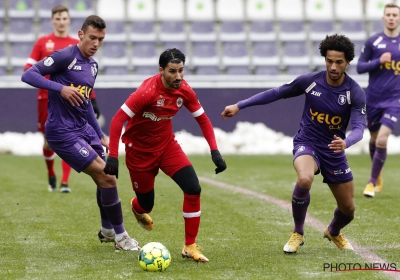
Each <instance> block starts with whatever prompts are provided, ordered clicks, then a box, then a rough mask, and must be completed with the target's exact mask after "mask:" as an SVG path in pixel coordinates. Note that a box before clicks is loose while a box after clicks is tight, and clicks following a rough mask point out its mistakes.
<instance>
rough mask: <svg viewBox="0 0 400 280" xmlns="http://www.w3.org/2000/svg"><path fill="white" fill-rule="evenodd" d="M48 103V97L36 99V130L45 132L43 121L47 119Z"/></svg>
mask: <svg viewBox="0 0 400 280" xmlns="http://www.w3.org/2000/svg"><path fill="white" fill-rule="evenodd" d="M48 104H49V100H48V99H40V100H38V122H37V130H38V131H40V132H42V133H45V123H46V120H47V105H48Z"/></svg>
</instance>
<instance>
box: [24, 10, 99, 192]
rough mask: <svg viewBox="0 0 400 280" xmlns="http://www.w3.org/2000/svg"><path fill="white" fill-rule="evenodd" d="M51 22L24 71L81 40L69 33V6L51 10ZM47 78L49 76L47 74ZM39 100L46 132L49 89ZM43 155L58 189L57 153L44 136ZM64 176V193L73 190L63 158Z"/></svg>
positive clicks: (41, 127)
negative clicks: (49, 30) (55, 159)
mask: <svg viewBox="0 0 400 280" xmlns="http://www.w3.org/2000/svg"><path fill="white" fill-rule="evenodd" d="M51 14H52V16H51V23H52V24H53V26H54V32H53V33H50V34H47V35H44V36H42V37H40V38H39V39H38V40H37V41H36V43H35V45H34V46H33V49H32V52H31V54H30V56H29V58H28V60H27V62H26V64H25V66H24V71H26V70H27V69H28V68H30V67H31V66H32V65H34V64H35V63H36V62H38V61H40V60H42V59H43V58H45V57H47V56H49V55H50V54H51V53H53V52H54V51H56V50H61V49H63V48H65V47H68V46H70V45H76V44H78V43H79V40H78V39H76V38H73V37H71V36H69V35H68V27H69V25H70V23H71V20H70V17H69V11H68V8H67V7H65V6H62V5H57V6H55V7H54V8H53V9H52V11H51ZM46 78H49V77H48V76H46ZM95 97H96V96H95V93H94V91H93V92H92V95H91V99H92V100H91V101H92V105H93V109H94V111H95V114H96V117H97V118H98V117H99V116H100V111H99V109H98V106H97V102H96V99H95ZM37 100H38V131H40V132H42V133H43V136H44V133H45V126H44V124H45V122H46V119H47V104H48V91H47V90H46V89H39V90H38V94H37ZM43 156H44V159H45V161H46V166H47V172H48V177H49V186H48V190H49V191H51V192H56V191H57V187H56V184H57V179H56V173H55V170H54V158H55V153H54V151H53V150H52V149H51V148H50V146H49V144H48V143H47V140H46V137H45V136H44V144H43ZM61 166H62V171H63V172H62V178H61V184H60V191H61V192H63V193H69V192H71V190H70V188H69V187H68V178H69V174H70V172H71V167H70V166H69V165H68V164H66V163H65V161H63V160H61Z"/></svg>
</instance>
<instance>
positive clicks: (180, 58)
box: [158, 48, 186, 69]
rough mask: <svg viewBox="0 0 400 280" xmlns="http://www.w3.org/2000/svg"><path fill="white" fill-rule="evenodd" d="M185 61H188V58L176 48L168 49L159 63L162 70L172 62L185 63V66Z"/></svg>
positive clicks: (161, 56)
mask: <svg viewBox="0 0 400 280" xmlns="http://www.w3.org/2000/svg"><path fill="white" fill-rule="evenodd" d="M185 61H186V57H185V55H184V54H183V53H182V52H181V51H180V50H178V49H176V48H173V49H166V50H165V51H164V52H163V53H162V54H161V55H160V60H159V61H158V65H159V66H160V67H161V68H162V69H165V67H166V66H167V65H168V63H170V62H172V63H181V62H183V65H185Z"/></svg>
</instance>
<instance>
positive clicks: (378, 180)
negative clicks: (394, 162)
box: [374, 172, 383, 192]
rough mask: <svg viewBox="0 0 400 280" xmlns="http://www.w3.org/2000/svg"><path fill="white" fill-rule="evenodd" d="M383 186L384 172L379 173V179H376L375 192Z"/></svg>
mask: <svg viewBox="0 0 400 280" xmlns="http://www.w3.org/2000/svg"><path fill="white" fill-rule="evenodd" d="M382 188H383V177H382V172H381V173H380V174H379V176H378V179H376V185H375V188H374V191H375V192H380V191H381V190H382Z"/></svg>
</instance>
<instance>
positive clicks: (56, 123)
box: [24, 45, 105, 172]
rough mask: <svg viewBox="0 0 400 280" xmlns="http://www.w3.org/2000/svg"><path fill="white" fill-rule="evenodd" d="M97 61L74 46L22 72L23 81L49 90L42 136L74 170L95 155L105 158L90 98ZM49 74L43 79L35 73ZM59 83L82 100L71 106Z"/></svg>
mask: <svg viewBox="0 0 400 280" xmlns="http://www.w3.org/2000/svg"><path fill="white" fill-rule="evenodd" d="M97 69H98V66H97V62H96V61H95V60H94V59H93V58H90V59H89V58H86V57H84V56H83V55H82V54H81V52H80V50H79V48H78V47H77V46H76V45H74V46H70V47H67V48H65V49H62V50H59V51H55V52H54V53H52V54H51V55H50V56H48V57H47V58H45V59H43V60H41V61H39V62H38V63H36V64H35V65H33V66H32V67H31V68H30V69H28V70H27V71H26V73H25V74H24V78H25V79H26V81H27V82H28V83H29V84H31V85H33V86H35V87H38V88H45V89H48V90H49V105H48V118H47V121H46V139H47V141H48V143H49V145H50V147H51V148H52V149H53V150H54V151H55V152H56V154H57V155H58V156H59V157H60V158H62V159H63V160H64V161H65V162H67V163H68V165H70V166H71V167H72V168H73V169H75V170H76V171H77V172H81V171H82V170H84V169H85V168H86V167H88V166H89V165H90V164H91V163H92V162H93V161H94V160H95V158H96V157H97V155H99V156H100V157H101V158H102V159H103V160H105V155H104V150H103V146H102V144H101V141H100V138H102V137H103V136H104V134H103V132H102V131H101V128H100V126H99V124H98V122H97V120H96V116H95V115H94V111H93V107H92V104H91V101H90V95H91V93H92V90H93V86H94V82H95V79H96V76H97ZM48 74H50V80H46V81H43V79H38V78H37V77H38V76H37V75H40V76H45V75H48ZM63 86H71V87H75V88H77V89H78V90H79V91H80V93H81V94H82V96H83V97H84V101H83V103H82V104H81V105H80V106H72V105H71V104H70V103H69V102H68V101H67V100H66V99H64V98H63V97H62V96H61V94H60V92H61V90H62V88H63Z"/></svg>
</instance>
